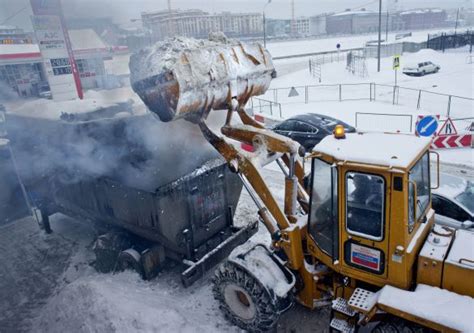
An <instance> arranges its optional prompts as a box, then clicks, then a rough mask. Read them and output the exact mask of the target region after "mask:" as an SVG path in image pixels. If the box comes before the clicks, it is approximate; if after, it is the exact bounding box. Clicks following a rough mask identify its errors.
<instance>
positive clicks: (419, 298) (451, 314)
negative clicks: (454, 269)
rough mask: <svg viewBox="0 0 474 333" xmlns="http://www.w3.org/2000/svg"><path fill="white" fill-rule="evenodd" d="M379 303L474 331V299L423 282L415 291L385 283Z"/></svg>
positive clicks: (460, 329)
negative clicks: (473, 315)
mask: <svg viewBox="0 0 474 333" xmlns="http://www.w3.org/2000/svg"><path fill="white" fill-rule="evenodd" d="M378 303H379V304H383V305H386V306H389V307H391V308H394V309H400V310H401V311H403V312H406V313H410V314H412V315H415V316H418V317H421V318H425V319H427V320H430V321H432V322H435V323H438V324H441V325H444V326H446V327H450V328H453V329H455V330H458V331H461V332H474V318H473V317H472V314H473V313H474V299H473V298H471V297H469V296H461V295H458V294H456V293H453V292H450V291H447V290H443V289H440V288H437V287H431V286H427V285H424V284H420V285H418V286H417V287H416V290H415V291H414V292H411V291H405V290H401V289H398V288H394V287H391V286H385V287H384V288H383V289H382V290H381V292H380V296H379V298H378Z"/></svg>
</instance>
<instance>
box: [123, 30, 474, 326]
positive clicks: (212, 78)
mask: <svg viewBox="0 0 474 333" xmlns="http://www.w3.org/2000/svg"><path fill="white" fill-rule="evenodd" d="M131 70H132V73H131V76H132V87H133V89H134V90H135V92H136V93H137V94H138V95H139V96H140V97H141V98H142V100H143V101H144V102H145V104H146V105H147V106H148V108H149V110H151V111H152V112H154V113H156V114H157V115H158V116H159V117H160V118H161V119H162V120H163V121H174V120H176V119H180V118H185V119H188V120H189V121H191V122H193V123H195V124H196V126H198V127H199V128H200V129H201V131H202V133H203V135H204V137H205V138H206V139H207V140H208V141H209V142H210V143H211V145H213V146H214V148H215V149H216V150H217V151H218V152H219V153H220V154H221V155H222V156H223V157H224V158H225V160H226V161H227V164H228V167H229V168H230V170H232V171H233V172H235V173H236V174H237V175H238V176H239V177H240V178H241V180H242V183H243V185H244V187H245V188H246V190H247V191H248V192H249V194H250V196H251V198H252V199H253V200H254V202H255V204H256V206H257V209H258V215H259V218H260V221H261V222H262V223H263V225H265V227H266V228H267V229H268V231H269V233H270V235H271V238H272V243H271V246H269V247H268V246H264V245H261V244H259V245H256V246H250V247H249V246H248V244H245V245H247V246H241V247H239V248H236V249H235V250H234V251H233V252H232V254H231V255H230V256H229V257H228V259H227V260H226V261H225V262H224V263H223V264H221V265H220V266H219V268H218V269H217V270H216V272H215V277H214V279H213V281H214V282H213V283H214V285H213V292H214V296H215V298H216V299H217V301H218V302H219V304H220V307H221V308H222V310H223V312H224V314H225V315H226V317H227V318H229V319H230V320H231V321H232V322H233V323H234V324H235V325H237V326H239V327H240V328H242V329H245V330H248V331H252V332H261V331H267V330H271V329H273V328H274V327H275V326H276V325H277V323H278V320H279V317H280V315H281V314H282V313H283V312H284V311H285V310H286V309H288V308H290V307H291V305H292V304H293V303H295V302H297V303H299V304H301V305H303V306H305V307H307V308H309V309H313V310H317V309H318V308H319V307H321V306H331V309H332V311H331V320H330V328H331V329H334V330H337V331H341V332H353V331H355V330H357V329H358V328H360V327H362V326H366V325H368V324H369V323H374V325H373V326H369V327H371V328H372V329H373V331H375V332H394V331H396V332H408V331H424V330H435V331H443V332H450V331H473V330H474V320H473V316H472V314H473V313H474V312H473V311H474V299H473V297H474V251H473V244H474V234H473V233H470V232H467V231H465V230H453V229H450V228H446V227H440V226H435V225H434V211H433V209H432V208H431V189H432V186H433V185H432V184H434V185H436V181H435V180H432V179H431V178H430V177H431V176H430V167H431V166H430V162H431V161H433V160H434V161H435V162H437V164H438V165H439V159H438V156H437V154H436V153H435V152H431V151H430V141H429V140H428V139H424V138H421V137H417V136H413V135H404V134H388V133H350V134H348V133H344V128H342V127H341V126H337V127H336V128H335V130H334V135H332V136H329V137H326V138H325V139H323V140H322V142H321V143H319V144H318V145H317V146H315V147H314V149H313V150H312V151H311V152H309V153H308V154H306V155H305V154H304V151H303V150H302V149H301V147H300V145H299V144H298V143H296V142H294V141H292V140H291V139H289V138H287V137H283V136H281V135H278V134H275V133H273V132H271V131H270V130H268V129H266V128H265V127H264V126H263V124H261V123H258V122H257V121H255V120H254V119H253V118H251V117H250V116H249V114H248V113H247V112H246V110H245V106H246V103H247V102H248V101H249V99H250V98H251V97H252V96H255V95H259V94H262V93H264V92H265V90H266V89H267V88H268V86H269V84H270V81H271V76H272V72H273V71H274V67H273V64H272V60H271V55H270V54H269V52H268V51H267V50H265V49H264V48H263V47H262V46H261V45H260V44H258V43H252V44H249V43H243V42H238V41H232V40H227V39H225V38H215V37H212V38H211V39H210V41H194V40H187V39H175V40H173V41H168V42H166V43H163V44H159V45H157V46H155V47H154V48H150V49H147V50H144V51H141V52H140V53H137V54H136V55H134V56H133V57H132V59H131ZM211 111H212V112H225V113H226V120H225V122H223V124H222V126H221V128H220V133H218V132H216V131H213V130H212V129H211V128H210V127H209V124H208V122H207V120H206V119H207V117H208V115H209V114H210V112H211ZM236 117H238V119H236ZM235 142H238V143H243V144H246V145H249V144H250V145H253V147H254V149H253V152H248V151H244V150H243V149H241V146H240V145H239V144H235ZM298 156H302V157H303V156H304V158H305V159H307V160H308V159H309V160H311V177H310V178H311V185H310V187H309V189H305V187H304V183H303V179H304V176H305V174H304V168H303V165H302V163H301V161H300V159H299V158H298ZM270 159H271V160H274V161H276V163H277V164H278V165H279V166H280V168H281V171H282V174H283V176H284V179H285V181H284V185H285V199H284V203H283V204H282V205H280V204H279V203H278V202H277V201H276V199H275V197H274V195H273V194H272V189H271V188H270V186H269V185H268V184H267V183H266V182H265V180H264V178H263V177H262V174H261V167H262V164H264V163H266V162H267V161H268V160H270ZM374 326H375V327H374Z"/></svg>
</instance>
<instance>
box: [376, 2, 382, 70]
mask: <svg viewBox="0 0 474 333" xmlns="http://www.w3.org/2000/svg"><path fill="white" fill-rule="evenodd" d="M381 43H382V0H379V41H378V45H377V72H380V47H381Z"/></svg>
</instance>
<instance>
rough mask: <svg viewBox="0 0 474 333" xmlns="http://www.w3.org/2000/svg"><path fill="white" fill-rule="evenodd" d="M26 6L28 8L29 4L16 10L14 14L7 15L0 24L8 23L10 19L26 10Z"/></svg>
mask: <svg viewBox="0 0 474 333" xmlns="http://www.w3.org/2000/svg"><path fill="white" fill-rule="evenodd" d="M26 8H28V6H25V7H23V8H21V9H20V10H18V11H17V12H15V13H14V14H12V15H10V16H9V17H7V18H6V19H5V20H3V21H2V22H1V23H0V25H4V24H5V23H7V22H8V21H10V20H11V19H12V18H14V17H15V16H17V15H18V14H20V13H21V12H22V11H24V10H25V9H26Z"/></svg>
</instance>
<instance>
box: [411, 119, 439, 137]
mask: <svg viewBox="0 0 474 333" xmlns="http://www.w3.org/2000/svg"><path fill="white" fill-rule="evenodd" d="M436 129H438V119H436V117H435V116H425V117H423V118H422V119H421V120H420V121H419V122H418V124H417V125H416V132H417V133H418V134H419V135H421V136H432V135H433V134H435V133H436Z"/></svg>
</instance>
